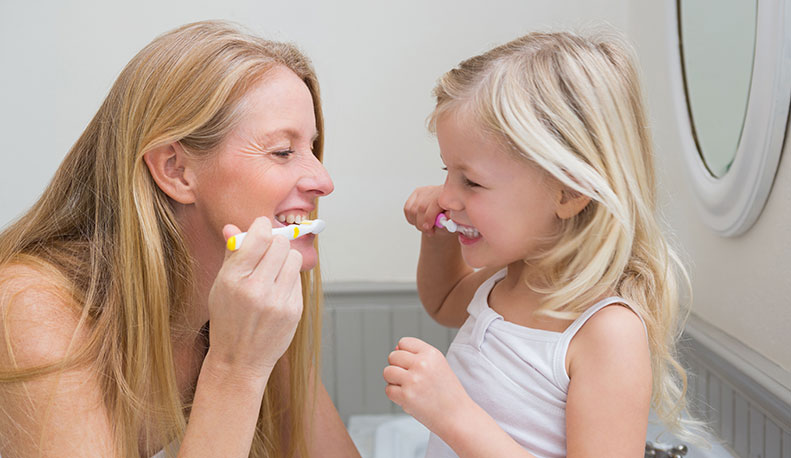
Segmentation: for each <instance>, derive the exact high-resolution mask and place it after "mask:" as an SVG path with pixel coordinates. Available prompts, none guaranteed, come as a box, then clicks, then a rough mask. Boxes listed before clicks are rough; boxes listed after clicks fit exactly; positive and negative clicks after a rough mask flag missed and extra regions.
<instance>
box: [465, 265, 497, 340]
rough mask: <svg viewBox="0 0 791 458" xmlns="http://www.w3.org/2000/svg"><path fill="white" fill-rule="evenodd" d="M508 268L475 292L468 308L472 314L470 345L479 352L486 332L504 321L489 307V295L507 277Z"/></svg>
mask: <svg viewBox="0 0 791 458" xmlns="http://www.w3.org/2000/svg"><path fill="white" fill-rule="evenodd" d="M505 274H506V268H504V269H502V270H499V271H497V272H496V273H495V274H494V275H492V276H491V277H489V278H487V279H486V280H485V281H484V282H483V283H481V286H479V287H478V289H477V290H476V291H475V295H474V296H473V297H472V300H471V301H470V304H469V305H468V306H467V313H469V314H470V318H471V321H472V323H471V325H472V328H471V329H470V335H469V338H470V344H472V345H473V346H474V347H475V348H477V349H478V350H480V349H481V345H482V344H483V340H484V338H485V337H486V330H487V329H489V326H490V325H491V324H492V322H493V321H495V320H497V319H503V317H501V316H500V315H499V314H498V313H497V312H495V311H494V310H492V309H491V308H490V307H489V293H491V292H492V288H494V285H495V283H497V282H498V281H499V280H501V279H502V278H504V277H505Z"/></svg>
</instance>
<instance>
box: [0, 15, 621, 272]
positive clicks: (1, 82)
mask: <svg viewBox="0 0 791 458" xmlns="http://www.w3.org/2000/svg"><path fill="white" fill-rule="evenodd" d="M625 5H626V0H564V1H562V2H559V1H555V0H531V1H525V0H498V1H496V2H481V1H479V0H430V1H425V0H399V1H396V2H371V1H368V0H338V1H321V0H305V1H299V2H287V1H279V2H264V1H260V0H228V1H224V2H218V1H215V0H190V1H188V0H170V1H167V2H161V1H158V0H139V1H135V2H122V3H117V2H106V1H103V0H64V1H58V2H54V1H53V2H49V3H48V4H46V5H42V4H39V3H37V2H6V1H0V68H2V69H3V71H2V72H0V86H1V87H2V88H3V89H2V91H1V92H0V226H4V225H5V224H7V223H8V222H9V221H10V220H11V219H12V218H13V217H15V216H16V215H18V214H19V213H20V212H22V211H23V210H24V209H25V208H27V207H28V206H29V205H30V204H31V203H32V202H33V200H34V199H35V197H36V196H38V195H39V193H40V192H41V191H42V190H43V188H44V186H45V185H46V183H47V182H48V181H49V179H50V177H51V176H52V174H53V173H54V171H55V168H56V167H57V165H58V163H59V162H60V161H61V159H62V158H63V155H64V154H65V153H66V150H67V149H68V148H69V146H70V145H71V144H72V143H73V142H74V141H75V140H76V139H77V137H78V135H79V133H80V132H81V131H82V129H84V128H85V126H86V125H87V123H88V121H89V119H90V118H91V117H92V116H93V114H94V113H95V112H96V109H97V108H98V106H99V103H100V102H101V100H102V99H103V98H104V96H105V95H106V93H107V91H108V89H109V87H110V85H111V83H112V81H113V80H114V79H115V77H116V75H118V73H119V72H120V70H121V68H122V67H123V65H124V64H125V63H126V62H127V61H128V60H129V59H130V58H131V57H132V56H133V55H134V53H135V52H137V51H138V50H139V49H140V48H141V47H143V46H144V45H145V44H146V43H147V42H148V41H150V40H151V39H152V38H153V37H154V36H156V35H157V34H159V33H162V32H164V31H166V30H168V29H170V28H172V27H175V26H177V25H180V24H183V23H186V22H190V21H195V20H199V19H207V18H225V19H231V20H234V21H238V22H241V23H242V24H244V25H246V26H247V27H249V28H251V29H252V30H253V31H255V32H256V33H259V34H261V35H264V36H266V37H269V38H274V39H279V40H287V41H293V42H295V43H297V44H298V45H299V46H300V47H301V48H302V49H303V50H304V51H305V52H306V53H307V54H308V56H310V57H311V58H312V59H313V62H314V64H315V66H316V70H317V72H318V76H319V80H320V82H321V86H322V95H323V98H324V113H325V116H326V127H327V136H326V155H325V157H326V166H327V169H328V170H329V172H330V174H331V175H332V177H333V179H334V180H335V185H336V187H335V192H334V193H333V195H331V196H329V197H327V198H326V199H325V200H324V201H323V203H322V204H321V215H322V217H323V218H324V219H326V220H327V222H328V226H327V230H326V231H325V232H324V234H322V236H321V244H322V266H323V272H324V275H325V279H326V281H328V282H338V281H399V282H414V278H415V277H414V276H415V273H414V272H415V264H416V262H417V253H418V244H419V237H418V235H417V232H416V231H415V230H413V229H412V228H410V227H409V226H408V225H407V224H406V222H405V221H404V218H403V213H402V207H403V204H404V202H405V201H406V198H407V197H408V196H409V194H410V192H411V191H412V190H413V189H414V188H415V187H416V186H418V185H425V184H431V183H440V182H441V180H442V179H443V178H444V175H443V173H442V171H441V170H440V167H441V165H442V164H441V162H440V160H439V154H438V149H437V146H436V141H435V140H434V139H433V138H432V137H431V136H430V135H429V134H428V132H427V131H426V128H425V119H426V116H427V115H428V114H429V112H430V111H431V108H432V105H433V102H432V99H431V90H432V89H433V86H434V83H435V81H436V79H437V78H438V77H439V76H440V75H441V74H442V73H443V72H444V71H446V70H448V69H450V68H451V67H452V66H454V65H455V64H456V63H458V62H459V60H461V59H462V58H465V57H469V56H471V55H473V54H477V53H480V52H482V51H484V50H486V49H488V48H489V47H491V46H493V45H496V44H500V43H503V42H505V41H507V40H510V39H512V38H514V37H516V36H518V35H520V34H523V33H527V32H529V31H531V30H535V29H546V28H561V27H573V28H578V27H585V26H587V25H589V24H597V23H601V22H609V23H611V24H613V25H614V26H615V27H616V28H619V29H623V28H625V27H626V18H627V13H626V11H627V10H626V8H625Z"/></svg>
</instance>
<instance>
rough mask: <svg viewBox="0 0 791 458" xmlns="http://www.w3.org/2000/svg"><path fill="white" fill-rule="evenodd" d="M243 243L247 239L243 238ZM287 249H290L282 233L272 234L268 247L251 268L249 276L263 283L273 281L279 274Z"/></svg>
mask: <svg viewBox="0 0 791 458" xmlns="http://www.w3.org/2000/svg"><path fill="white" fill-rule="evenodd" d="M245 243H247V240H245ZM289 251H291V244H290V243H289V241H288V240H286V238H285V237H283V236H282V235H276V236H274V237H273V238H272V239H271V240H270V241H269V248H268V249H267V250H266V252H265V253H264V254H263V256H262V257H261V259H260V260H259V262H258V264H257V265H256V266H255V267H254V268H253V271H252V272H251V273H250V275H249V278H250V279H251V280H254V281H256V282H261V283H264V284H272V283H274V282H275V279H276V278H278V276H279V275H281V271H282V270H283V267H284V266H285V264H286V260H287V259H288V254H289ZM289 284H290V282H289Z"/></svg>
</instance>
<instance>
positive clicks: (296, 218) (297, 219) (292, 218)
mask: <svg viewBox="0 0 791 458" xmlns="http://www.w3.org/2000/svg"><path fill="white" fill-rule="evenodd" d="M275 218H277V220H278V221H280V222H281V223H286V224H294V223H296V224H300V223H302V221H305V220H306V219H308V217H307V215H293V214H289V215H282V214H281V215H277V216H275Z"/></svg>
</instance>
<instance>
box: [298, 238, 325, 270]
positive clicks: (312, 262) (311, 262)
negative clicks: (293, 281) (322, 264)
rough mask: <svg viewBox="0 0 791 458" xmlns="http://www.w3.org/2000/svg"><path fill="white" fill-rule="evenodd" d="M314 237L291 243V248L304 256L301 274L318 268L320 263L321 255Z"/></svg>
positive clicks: (299, 239)
mask: <svg viewBox="0 0 791 458" xmlns="http://www.w3.org/2000/svg"><path fill="white" fill-rule="evenodd" d="M313 238H314V236H313V235H307V236H304V237H300V238H298V239H296V240H292V241H291V248H292V249H294V250H297V251H299V253H300V254H301V255H302V267H301V268H300V269H299V270H300V272H307V271H308V270H310V269H312V268H314V267H316V264H318V262H319V254H318V253H317V252H316V248H315V246H314V245H313Z"/></svg>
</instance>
